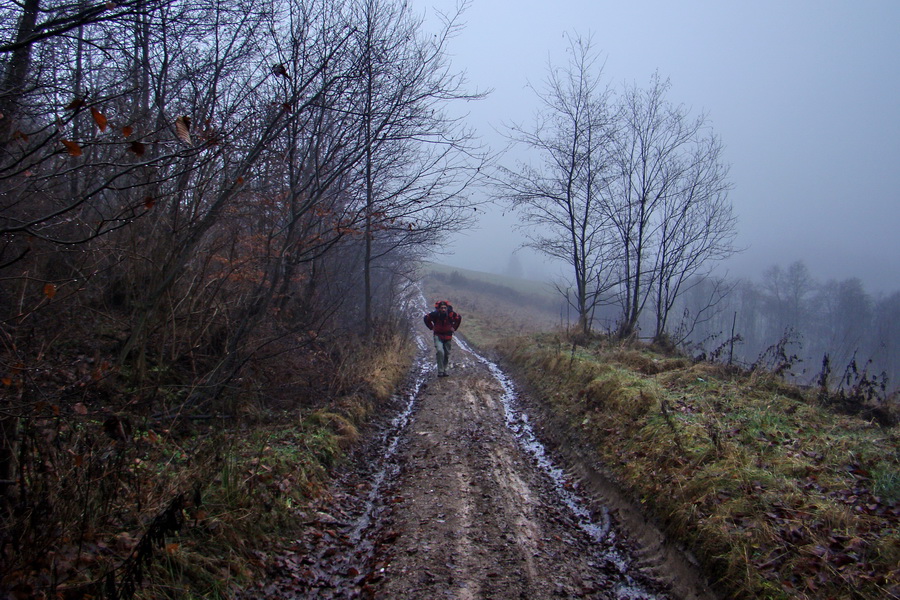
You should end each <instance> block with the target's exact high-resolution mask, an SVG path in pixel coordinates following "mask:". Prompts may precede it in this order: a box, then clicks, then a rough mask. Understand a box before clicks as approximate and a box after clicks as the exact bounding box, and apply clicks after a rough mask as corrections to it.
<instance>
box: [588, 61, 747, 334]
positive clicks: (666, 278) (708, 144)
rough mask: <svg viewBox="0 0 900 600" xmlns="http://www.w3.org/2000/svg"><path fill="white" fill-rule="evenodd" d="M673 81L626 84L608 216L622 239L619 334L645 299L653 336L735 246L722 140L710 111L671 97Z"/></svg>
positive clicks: (634, 321) (633, 322)
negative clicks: (651, 307) (653, 315)
mask: <svg viewBox="0 0 900 600" xmlns="http://www.w3.org/2000/svg"><path fill="white" fill-rule="evenodd" d="M669 86H670V84H669V82H668V81H661V80H660V78H659V76H658V75H654V76H653V77H652V78H651V81H650V86H649V87H648V88H647V89H641V88H638V87H637V86H636V85H635V86H631V87H629V88H627V89H626V90H625V93H624V94H623V96H622V99H621V103H620V110H619V112H618V115H619V119H620V120H619V127H618V128H617V130H616V131H617V135H616V138H615V151H614V153H613V155H614V159H615V161H616V177H615V179H614V181H613V184H612V185H610V186H609V187H608V188H606V191H607V195H606V201H605V217H606V218H607V219H608V220H609V221H610V222H611V223H612V224H613V226H614V229H615V235H616V238H617V244H618V246H619V249H618V251H617V254H616V256H617V265H616V279H617V281H618V294H619V302H620V304H621V307H622V313H623V314H622V321H621V324H620V327H619V335H620V336H621V337H629V336H631V335H633V334H634V333H635V332H636V330H637V327H638V321H639V319H640V316H641V313H642V311H643V310H644V307H645V306H646V303H647V301H648V300H649V299H650V298H652V297H654V291H655V300H656V306H657V324H656V336H657V337H658V336H660V335H662V334H663V332H664V331H665V327H666V322H667V315H668V312H669V310H670V309H671V307H672V304H673V302H674V299H675V298H676V297H677V296H678V294H679V292H680V290H681V287H682V285H683V283H684V281H685V280H686V278H687V277H689V276H690V275H692V274H693V273H696V272H697V271H698V270H699V269H700V268H701V267H702V266H703V265H705V264H706V263H707V261H709V260H711V259H717V258H723V257H725V256H728V255H729V254H730V253H731V252H732V251H733V250H732V247H731V240H732V239H733V237H734V224H735V223H734V219H733V217H732V216H731V207H730V204H729V203H728V202H727V192H728V189H729V188H730V184H729V183H728V181H727V168H726V167H725V166H724V165H722V163H721V156H720V155H721V143H720V142H719V141H718V139H717V138H716V137H715V136H713V135H712V133H709V132H708V130H709V127H708V124H707V122H706V117H705V115H701V116H699V117H696V118H691V117H690V116H689V115H688V113H687V111H686V109H685V108H684V107H682V106H675V105H672V104H671V103H669V102H668V101H667V100H666V98H665V94H666V92H667V91H668V89H669Z"/></svg>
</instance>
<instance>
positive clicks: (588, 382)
mask: <svg viewBox="0 0 900 600" xmlns="http://www.w3.org/2000/svg"><path fill="white" fill-rule="evenodd" d="M497 349H498V351H499V352H500V353H501V354H502V355H503V356H504V357H505V358H506V360H508V361H509V362H510V364H512V365H514V367H515V369H516V370H517V371H518V372H520V373H521V374H522V376H523V377H525V378H526V379H527V382H528V384H529V385H530V386H531V387H532V388H533V389H534V390H536V391H537V393H538V395H539V396H540V398H541V399H542V401H543V403H544V404H545V405H546V407H547V408H548V409H549V410H550V411H552V413H554V414H555V415H556V416H557V417H558V420H561V421H562V422H564V423H565V424H566V426H567V427H568V428H569V429H570V430H571V431H573V432H575V433H576V434H577V436H578V437H579V438H580V439H581V440H583V441H584V443H585V444H586V445H588V446H589V447H590V448H592V449H593V450H594V451H595V452H596V456H597V459H598V461H600V462H601V463H603V465H604V466H605V467H606V468H607V469H609V470H612V471H613V473H614V474H615V476H616V477H617V478H618V479H619V481H620V482H621V483H622V485H623V487H624V488H626V489H627V490H629V491H630V492H631V493H632V494H633V496H634V497H635V498H637V499H638V500H639V501H640V503H641V504H642V505H644V506H645V507H646V509H647V511H648V512H649V513H650V514H651V515H652V516H654V517H655V518H656V520H657V521H658V522H659V523H660V524H661V525H662V526H663V528H664V529H665V530H666V531H667V533H668V534H669V535H670V536H672V537H673V538H675V539H677V540H679V541H681V542H682V543H683V544H684V545H685V546H686V547H687V548H689V549H690V550H691V551H692V552H693V553H694V554H695V555H696V556H697V557H698V558H699V559H700V560H701V562H702V564H703V565H704V567H705V570H706V572H707V575H708V576H709V578H710V580H711V581H712V582H713V583H714V585H715V586H716V587H717V589H719V590H720V591H721V592H722V593H723V594H724V595H726V596H728V597H731V598H746V597H754V598H773V599H774V598H779V599H781V598H784V599H787V598H808V599H814V598H892V597H893V598H896V597H900V568H898V565H900V531H898V527H897V525H898V520H900V504H898V501H900V486H898V479H897V475H896V474H897V473H900V451H898V449H900V444H898V442H900V431H898V428H897V427H893V428H883V427H880V426H878V425H876V424H874V423H871V422H868V421H864V420H861V419H858V418H854V417H848V416H843V415H836V414H834V413H832V412H830V411H828V410H825V409H824V408H822V407H820V406H819V405H818V403H817V400H816V398H815V397H814V394H812V393H807V392H805V391H803V390H800V389H798V388H796V387H793V386H790V385H787V384H785V383H783V382H782V381H780V380H779V379H777V378H775V377H774V376H771V375H767V374H760V373H755V374H751V373H746V372H739V371H736V370H733V369H728V368H725V367H722V366H717V365H712V364H708V363H694V362H692V361H690V360H687V359H685V358H678V357H669V356H663V355H659V354H655V353H653V352H651V351H650V350H648V349H646V348H635V347H625V346H620V345H615V344H609V343H603V342H599V341H598V342H594V343H592V344H591V345H589V346H587V347H577V348H576V347H574V346H572V345H571V343H570V342H569V341H568V340H566V339H564V338H562V337H561V336H558V335H553V334H543V335H536V336H530V337H523V338H517V339H515V340H507V341H506V342H504V343H501V344H499V345H498V346H497Z"/></svg>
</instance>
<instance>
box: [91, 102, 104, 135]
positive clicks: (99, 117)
mask: <svg viewBox="0 0 900 600" xmlns="http://www.w3.org/2000/svg"><path fill="white" fill-rule="evenodd" d="M91 116H92V117H94V123H96V124H97V127H99V128H100V131H106V124H107V121H106V116H104V114H103V113H102V112H100V111H99V110H97V109H96V108H94V107H93V106H92V107H91Z"/></svg>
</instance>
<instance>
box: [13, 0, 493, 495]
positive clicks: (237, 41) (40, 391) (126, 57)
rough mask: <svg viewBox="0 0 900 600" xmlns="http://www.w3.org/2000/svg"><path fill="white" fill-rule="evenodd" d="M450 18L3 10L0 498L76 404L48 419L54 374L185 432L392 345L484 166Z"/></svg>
mask: <svg viewBox="0 0 900 600" xmlns="http://www.w3.org/2000/svg"><path fill="white" fill-rule="evenodd" d="M458 19H459V13H456V14H451V15H443V16H441V18H440V19H439V22H438V23H436V24H432V25H426V24H425V23H424V22H423V19H422V17H420V16H418V15H416V14H414V13H413V12H412V11H411V9H410V7H409V5H408V4H406V3H405V2H402V1H399V0H396V1H395V0H333V1H328V2H322V1H319V0H222V1H219V2H215V3H209V2H198V1H196V0H125V1H120V2H108V3H104V2H69V1H65V2H63V1H58V0H25V1H23V2H11V1H7V2H0V377H2V381H3V385H2V389H0V393H2V407H0V424H2V431H0V481H2V482H3V483H2V485H3V486H4V488H3V489H4V490H6V489H8V488H9V485H11V483H12V481H13V480H14V477H13V473H12V469H13V468H14V462H15V460H14V458H15V457H14V455H13V452H14V445H15V440H16V436H17V432H18V431H20V428H21V426H22V425H23V424H25V423H26V422H27V421H28V420H29V419H31V418H32V417H34V416H35V415H36V414H37V413H38V412H39V411H38V409H36V408H35V407H36V406H41V407H46V403H47V402H48V401H49V400H48V398H50V397H53V398H54V400H52V401H51V402H52V403H53V404H54V406H56V409H55V410H61V411H63V413H65V412H66V411H68V410H70V406H68V404H75V403H76V401H80V400H83V398H82V397H79V396H78V395H77V394H75V395H73V396H71V397H67V398H68V400H65V401H64V402H62V405H58V404H57V402H58V401H59V400H58V399H57V398H56V396H58V394H55V392H53V391H52V390H57V389H58V385H57V383H55V382H54V378H55V377H57V375H56V373H55V371H56V370H57V367H58V364H57V363H54V364H57V366H51V364H50V362H48V361H54V360H59V361H61V360H63V359H62V356H64V355H65V356H68V357H79V360H81V361H82V362H83V363H85V364H90V367H89V371H90V372H91V373H92V374H93V375H92V376H93V377H95V378H104V377H106V376H107V375H109V374H111V373H113V372H115V373H118V374H119V375H120V376H121V377H124V378H125V379H126V380H127V381H129V386H130V387H129V389H131V390H132V391H133V395H132V398H131V400H130V402H131V406H132V408H136V409H139V410H141V411H143V412H145V413H146V414H147V415H153V414H156V415H159V414H168V415H182V416H183V415H185V414H191V413H192V412H194V413H198V412H199V413H203V412H207V413H208V412H215V411H216V410H217V409H218V408H219V407H221V406H223V404H222V402H223V398H225V397H226V396H227V395H228V394H232V393H235V392H238V391H240V390H241V389H244V386H246V385H247V382H246V380H245V379H242V377H244V376H245V375H247V374H249V373H252V372H253V370H254V368H257V367H258V366H259V365H260V364H264V363H266V361H269V363H271V362H272V361H283V360H286V359H287V358H290V359H291V360H297V357H298V356H304V355H305V354H304V353H307V354H308V355H310V356H312V355H313V354H314V353H315V352H319V351H320V350H319V349H317V348H316V344H318V343H320V342H321V341H322V340H323V339H326V338H328V337H336V336H346V335H348V334H349V335H352V336H359V337H362V338H366V339H370V338H371V337H372V336H374V335H375V334H376V333H377V332H378V331H380V330H385V329H389V328H390V327H391V326H392V324H394V325H395V324H396V323H397V319H398V311H397V310H395V307H400V306H402V302H401V298H398V296H397V294H398V291H399V290H402V287H403V286H402V284H403V282H405V281H408V280H409V277H410V274H411V272H412V265H413V264H414V263H415V262H416V261H417V260H418V259H419V258H420V257H421V256H422V255H423V254H424V253H426V252H428V251H429V250H430V248H431V247H432V246H433V245H434V244H436V243H438V242H439V241H440V240H441V239H442V237H443V236H445V235H446V234H447V233H448V232H449V231H451V230H452V229H453V228H459V227H464V226H466V224H467V222H468V218H469V214H470V213H471V212H472V210H471V203H470V200H469V198H468V195H467V190H468V187H469V185H470V184H471V183H472V182H473V180H474V178H475V177H476V176H477V173H478V171H479V167H480V166H481V162H482V160H483V158H482V156H481V154H480V150H479V149H478V148H477V147H476V146H475V144H474V142H473V137H472V135H471V133H470V131H468V130H467V129H466V128H465V127H464V126H463V123H462V122H461V121H459V120H457V119H456V118H454V117H452V116H450V113H449V111H448V104H449V103H450V102H452V101H454V100H464V99H473V98H476V97H477V95H473V94H470V93H469V92H467V91H466V90H465V89H464V87H463V83H464V82H463V80H462V77H461V76H460V75H458V74H456V73H454V72H453V71H452V70H451V68H450V65H449V62H448V57H447V44H448V42H449V40H450V39H451V38H452V36H453V35H454V33H455V32H456V31H457V30H458V27H459V21H458ZM95 353H96V355H95ZM101 355H102V357H101ZM107 355H109V356H110V357H111V359H107V358H106V357H107ZM73 360H74V359H73ZM173 371H177V372H178V373H179V375H178V377H173V376H172V375H171V373H172V372H173ZM163 374H165V375H163ZM166 386H168V387H166ZM164 388H165V389H164ZM42 403H43V404H42ZM42 410H43V409H42Z"/></svg>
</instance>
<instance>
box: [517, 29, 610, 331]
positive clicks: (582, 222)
mask: <svg viewBox="0 0 900 600" xmlns="http://www.w3.org/2000/svg"><path fill="white" fill-rule="evenodd" d="M568 49H569V53H570V58H569V62H568V64H567V65H566V66H565V67H564V68H562V69H556V68H555V67H554V66H553V65H549V66H548V76H547V80H546V82H545V85H544V88H543V89H542V90H535V94H536V95H537V97H538V99H539V100H540V102H541V105H542V106H541V109H540V112H539V113H538V114H537V116H536V119H535V123H534V124H533V125H532V126H530V127H524V126H521V125H513V126H511V127H510V128H509V134H508V136H509V138H510V139H511V140H512V141H513V142H515V143H518V144H521V145H523V146H525V147H526V148H527V149H529V150H530V151H532V152H533V153H534V154H535V155H537V157H538V160H539V161H540V162H539V166H533V165H532V164H531V163H526V162H520V163H519V164H517V165H516V166H515V167H514V168H501V169H500V179H501V182H502V183H501V184H500V187H499V192H500V194H501V195H502V196H504V197H505V198H507V200H508V201H509V202H510V204H511V206H512V207H514V208H515V209H516V210H518V211H519V212H520V216H521V219H522V222H523V226H522V227H521V230H522V231H523V232H524V234H525V236H526V238H527V240H528V242H527V245H528V246H530V247H532V248H534V249H535V250H537V251H539V252H542V253H544V254H546V255H548V256H551V257H554V258H558V259H560V260H562V261H564V262H565V263H566V264H567V265H568V266H569V267H571V269H572V275H573V277H574V281H575V297H574V299H573V300H570V303H571V304H572V306H573V307H574V308H575V310H576V311H577V313H578V329H579V330H580V331H582V332H583V333H588V332H590V329H591V315H592V313H593V311H594V309H595V307H596V306H597V304H598V303H599V302H600V301H601V298H602V294H603V292H604V291H606V290H607V289H608V288H609V286H610V280H609V275H610V272H611V271H610V269H609V260H610V251H611V250H612V246H611V241H612V240H611V238H610V237H609V227H608V217H607V216H606V215H604V213H603V199H604V198H605V197H608V194H609V191H608V186H609V182H610V175H611V172H610V168H611V165H612V160H613V157H611V156H610V154H609V152H610V150H611V148H612V144H611V140H612V136H613V133H614V131H613V125H614V119H613V115H611V114H610V106H609V92H608V90H607V89H606V88H605V87H603V86H602V84H601V69H600V67H599V65H598V56H597V54H596V53H595V52H594V51H593V49H592V43H591V40H590V39H582V38H579V37H571V38H569V48H568ZM560 291H561V292H563V293H564V290H561V289H560ZM566 297H567V299H568V294H566Z"/></svg>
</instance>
